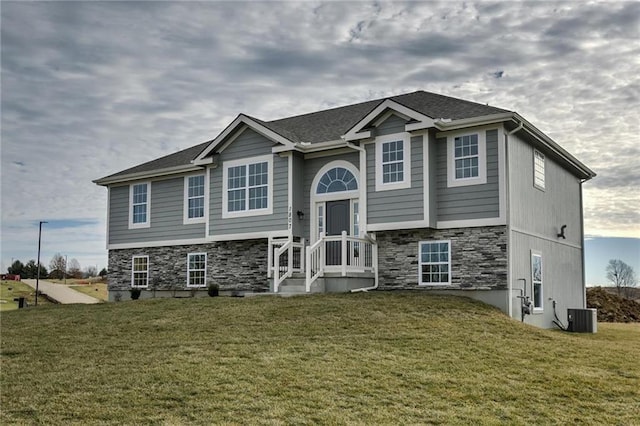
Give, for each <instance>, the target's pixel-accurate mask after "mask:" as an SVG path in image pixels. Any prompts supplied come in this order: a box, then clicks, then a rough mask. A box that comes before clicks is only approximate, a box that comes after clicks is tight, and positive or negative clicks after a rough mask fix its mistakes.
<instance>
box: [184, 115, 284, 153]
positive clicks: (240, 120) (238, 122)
mask: <svg viewBox="0 0 640 426" xmlns="http://www.w3.org/2000/svg"><path fill="white" fill-rule="evenodd" d="M238 126H245V127H244V128H242V129H240V131H239V132H237V134H236V135H235V136H234V139H235V138H236V137H237V136H238V135H239V134H240V133H242V132H243V131H244V130H245V129H246V128H247V127H249V128H251V129H252V130H254V131H256V132H257V133H259V134H261V135H262V136H264V137H265V138H267V139H270V140H272V141H274V142H277V143H280V144H282V145H284V146H286V147H287V148H288V149H293V148H294V147H295V146H296V144H295V142H292V141H290V140H289V139H287V138H285V137H284V136H282V135H279V134H278V133H276V132H274V131H273V130H270V129H268V128H266V127H265V126H263V125H262V124H260V123H258V122H256V121H255V120H253V119H251V117H248V116H246V115H244V114H239V115H238V116H237V117H236V118H235V119H234V120H233V121H232V122H231V124H229V125H228V126H227V127H226V128H225V129H224V130H223V131H222V133H220V134H219V135H218V136H216V138H215V139H214V140H212V141H211V144H210V145H209V146H208V147H206V148H205V149H204V150H203V151H202V152H201V153H200V155H198V156H197V157H196V158H195V160H193V164H206V163H205V161H206V160H205V158H206V157H207V156H208V155H209V154H210V153H211V152H212V151H213V150H215V149H216V148H218V147H220V152H222V151H223V150H224V149H225V148H226V147H227V146H229V143H224V141H225V139H226V138H227V137H228V136H229V135H230V134H232V133H233V132H235V131H236V130H237V128H238Z"/></svg>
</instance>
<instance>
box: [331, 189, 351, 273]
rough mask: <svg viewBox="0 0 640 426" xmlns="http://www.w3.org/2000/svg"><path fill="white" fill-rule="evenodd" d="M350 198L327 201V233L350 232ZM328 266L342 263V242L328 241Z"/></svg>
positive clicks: (339, 233)
mask: <svg viewBox="0 0 640 426" xmlns="http://www.w3.org/2000/svg"><path fill="white" fill-rule="evenodd" d="M350 204H351V201H350V200H338V201H327V203H326V206H327V207H326V209H327V235H341V234H342V231H347V234H349V233H350V228H351V226H350V224H351V221H350V211H349V210H350V207H349V206H350ZM326 256H327V257H326V263H327V266H329V265H331V266H333V265H340V262H341V259H342V243H341V242H340V241H328V242H327V247H326Z"/></svg>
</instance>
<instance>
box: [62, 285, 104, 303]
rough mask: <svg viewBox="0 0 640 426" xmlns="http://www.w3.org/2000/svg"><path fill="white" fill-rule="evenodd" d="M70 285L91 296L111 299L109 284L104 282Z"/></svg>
mask: <svg viewBox="0 0 640 426" xmlns="http://www.w3.org/2000/svg"><path fill="white" fill-rule="evenodd" d="M69 287H70V288H72V289H74V290H76V291H79V292H80V293H84V294H88V295H89V296H91V297H95V298H96V299H100V300H105V301H106V300H108V299H109V293H108V291H107V285H106V284H104V283H95V284H82V285H72V286H69Z"/></svg>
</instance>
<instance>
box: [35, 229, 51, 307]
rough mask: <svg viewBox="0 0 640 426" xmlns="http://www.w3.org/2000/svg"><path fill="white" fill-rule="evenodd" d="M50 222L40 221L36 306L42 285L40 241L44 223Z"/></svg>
mask: <svg viewBox="0 0 640 426" xmlns="http://www.w3.org/2000/svg"><path fill="white" fill-rule="evenodd" d="M43 223H48V222H44V221H42V220H41V221H40V229H39V231H38V266H37V268H38V274H37V275H36V306H38V287H39V286H40V243H41V241H42V224H43Z"/></svg>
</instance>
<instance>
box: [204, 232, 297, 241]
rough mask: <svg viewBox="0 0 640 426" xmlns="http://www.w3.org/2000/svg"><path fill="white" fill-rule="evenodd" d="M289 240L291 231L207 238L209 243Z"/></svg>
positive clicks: (218, 235) (211, 236)
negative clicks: (280, 238)
mask: <svg viewBox="0 0 640 426" xmlns="http://www.w3.org/2000/svg"><path fill="white" fill-rule="evenodd" d="M270 237H271V238H277V237H282V238H288V237H289V230H288V229H286V230H283V231H264V232H247V233H242V234H217V235H210V236H208V237H207V241H236V240H258V239H268V238H270Z"/></svg>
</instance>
